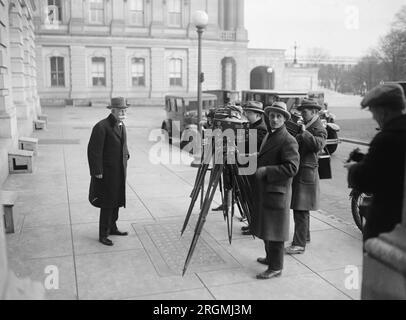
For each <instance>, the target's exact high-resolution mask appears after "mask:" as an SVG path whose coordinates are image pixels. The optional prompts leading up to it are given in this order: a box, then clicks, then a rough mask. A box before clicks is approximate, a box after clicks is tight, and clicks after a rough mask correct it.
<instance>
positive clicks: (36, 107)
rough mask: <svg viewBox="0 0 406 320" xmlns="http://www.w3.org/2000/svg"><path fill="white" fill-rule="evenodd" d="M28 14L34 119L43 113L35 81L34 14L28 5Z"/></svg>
mask: <svg viewBox="0 0 406 320" xmlns="http://www.w3.org/2000/svg"><path fill="white" fill-rule="evenodd" d="M25 11H26V16H27V28H28V29H27V37H28V41H27V44H26V59H27V62H26V63H27V65H28V66H27V77H28V92H29V94H30V96H29V97H28V101H29V105H28V107H29V108H30V112H31V114H32V117H33V118H34V119H36V118H37V116H38V115H40V114H41V111H40V106H39V103H38V99H37V98H38V95H37V88H36V81H35V73H36V72H35V42H34V39H35V34H34V22H33V14H32V12H31V11H30V10H29V9H28V7H26V10H25Z"/></svg>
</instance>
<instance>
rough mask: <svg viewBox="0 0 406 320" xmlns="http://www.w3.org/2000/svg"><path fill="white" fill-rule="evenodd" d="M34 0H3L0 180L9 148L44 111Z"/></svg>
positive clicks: (0, 23)
mask: <svg viewBox="0 0 406 320" xmlns="http://www.w3.org/2000/svg"><path fill="white" fill-rule="evenodd" d="M35 10H36V2H35V1H33V0H3V1H0V184H1V183H2V182H3V181H4V179H5V178H6V177H7V175H8V156H7V154H8V151H9V150H10V149H11V148H16V147H17V140H18V137H20V136H29V135H30V134H31V133H32V129H33V120H34V119H36V118H37V116H38V115H39V114H41V106H40V103H39V97H38V93H37V83H36V71H37V68H36V59H35V42H34V38H35V36H34V22H33V17H34V12H35Z"/></svg>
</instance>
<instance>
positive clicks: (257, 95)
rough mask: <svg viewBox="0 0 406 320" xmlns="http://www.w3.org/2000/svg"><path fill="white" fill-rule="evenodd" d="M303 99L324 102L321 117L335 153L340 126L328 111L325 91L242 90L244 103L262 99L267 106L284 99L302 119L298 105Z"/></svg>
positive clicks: (330, 151)
mask: <svg viewBox="0 0 406 320" xmlns="http://www.w3.org/2000/svg"><path fill="white" fill-rule="evenodd" d="M303 99H315V100H316V101H318V102H319V104H320V101H322V102H323V104H321V106H322V110H321V111H320V119H321V122H322V123H323V125H324V127H325V128H326V130H327V146H326V148H327V150H328V152H329V153H330V154H333V153H334V152H335V151H336V150H337V147H338V144H339V143H340V139H339V138H338V131H340V127H339V126H338V125H337V124H336V123H335V115H334V114H332V113H330V111H328V104H327V103H326V102H325V101H324V93H323V92H320V91H317V92H316V91H314V92H303V91H276V90H245V91H242V103H244V102H246V101H249V100H255V101H260V102H262V104H263V105H264V108H265V107H266V106H270V105H271V104H272V103H274V102H275V101H283V102H285V103H286V105H287V107H288V110H289V112H290V113H292V114H294V115H295V116H296V117H295V119H299V121H300V118H301V116H300V112H298V111H297V110H296V107H297V106H299V105H300V103H301V101H302V100H303Z"/></svg>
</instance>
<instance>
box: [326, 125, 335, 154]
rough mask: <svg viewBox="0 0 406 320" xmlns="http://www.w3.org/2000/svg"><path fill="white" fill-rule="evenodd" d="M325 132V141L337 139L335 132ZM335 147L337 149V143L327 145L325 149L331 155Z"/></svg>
mask: <svg viewBox="0 0 406 320" xmlns="http://www.w3.org/2000/svg"><path fill="white" fill-rule="evenodd" d="M327 132H328V135H327V139H337V138H338V134H337V132H336V131H334V130H327ZM337 147H338V144H337V143H336V144H329V145H327V146H326V148H327V150H328V152H329V153H330V154H333V153H334V152H336V150H337Z"/></svg>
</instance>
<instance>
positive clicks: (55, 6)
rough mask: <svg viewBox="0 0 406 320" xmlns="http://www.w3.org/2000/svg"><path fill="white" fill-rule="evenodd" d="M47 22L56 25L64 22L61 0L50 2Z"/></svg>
mask: <svg viewBox="0 0 406 320" xmlns="http://www.w3.org/2000/svg"><path fill="white" fill-rule="evenodd" d="M45 21H46V22H47V23H49V24H56V23H58V22H59V23H60V22H61V21H62V4H61V0H48V6H47V17H46V18H45Z"/></svg>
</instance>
